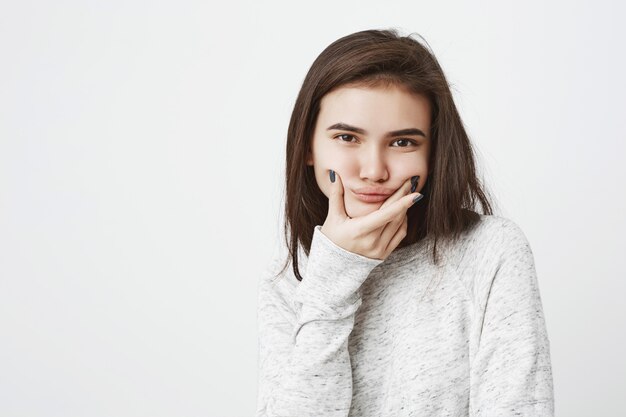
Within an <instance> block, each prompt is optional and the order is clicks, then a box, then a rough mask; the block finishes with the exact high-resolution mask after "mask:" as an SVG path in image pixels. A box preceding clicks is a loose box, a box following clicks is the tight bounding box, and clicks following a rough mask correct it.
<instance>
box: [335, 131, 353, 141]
mask: <svg viewBox="0 0 626 417" xmlns="http://www.w3.org/2000/svg"><path fill="white" fill-rule="evenodd" d="M342 136H346V137H349V138H354V136H352V135H348V134H346V133H342V134H341V135H337V136H335V138H340V141H341V142H347V143H350V142H351V141H349V140H348V141H346V140H343V139H341V137H342Z"/></svg>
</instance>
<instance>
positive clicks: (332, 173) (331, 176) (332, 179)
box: [329, 169, 335, 182]
mask: <svg viewBox="0 0 626 417" xmlns="http://www.w3.org/2000/svg"><path fill="white" fill-rule="evenodd" d="M329 174H330V182H335V171H333V170H332V169H331V170H330V173H329Z"/></svg>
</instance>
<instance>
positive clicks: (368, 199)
mask: <svg viewBox="0 0 626 417" xmlns="http://www.w3.org/2000/svg"><path fill="white" fill-rule="evenodd" d="M353 194H354V195H355V196H356V198H358V199H359V200H360V201H362V202H364V203H381V202H383V201H385V200H386V199H388V198H389V196H390V195H389V194H359V193H355V192H353Z"/></svg>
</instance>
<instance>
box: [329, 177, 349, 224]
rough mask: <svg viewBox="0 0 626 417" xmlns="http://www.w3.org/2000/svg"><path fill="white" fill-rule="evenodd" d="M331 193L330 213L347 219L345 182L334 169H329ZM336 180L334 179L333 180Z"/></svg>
mask: <svg viewBox="0 0 626 417" xmlns="http://www.w3.org/2000/svg"><path fill="white" fill-rule="evenodd" d="M328 174H329V177H330V193H329V197H328V214H329V215H332V216H334V217H337V218H339V219H346V218H347V217H348V214H347V213H346V208H345V206H344V203H343V182H342V181H341V177H339V174H337V173H336V172H335V171H333V170H332V169H331V170H330V171H329V173H328ZM333 180H334V181H333Z"/></svg>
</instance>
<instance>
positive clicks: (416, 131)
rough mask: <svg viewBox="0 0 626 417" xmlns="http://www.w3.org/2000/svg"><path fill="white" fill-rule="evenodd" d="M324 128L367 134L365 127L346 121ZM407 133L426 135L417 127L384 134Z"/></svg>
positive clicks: (398, 134) (402, 134)
mask: <svg viewBox="0 0 626 417" xmlns="http://www.w3.org/2000/svg"><path fill="white" fill-rule="evenodd" d="M326 130H347V131H349V132H354V133H358V134H361V135H367V132H366V131H365V129H362V128H360V127H356V126H350V125H349V124H347V123H341V122H339V123H335V124H334V125H332V126H329V127H328V129H326ZM409 135H418V136H424V137H426V135H425V134H424V132H422V131H421V130H420V129H417V128H414V127H412V128H409V129H400V130H394V131H391V132H387V134H386V135H385V136H387V137H395V136H409Z"/></svg>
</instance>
